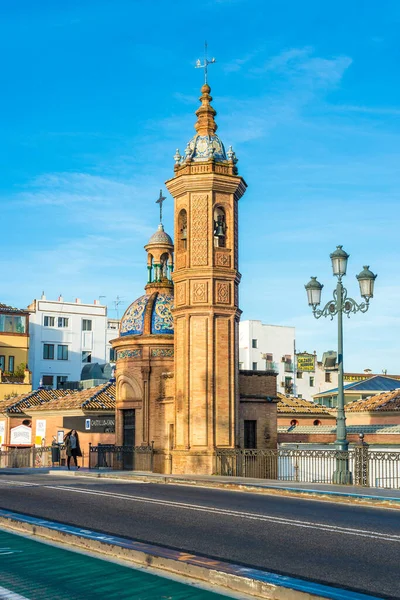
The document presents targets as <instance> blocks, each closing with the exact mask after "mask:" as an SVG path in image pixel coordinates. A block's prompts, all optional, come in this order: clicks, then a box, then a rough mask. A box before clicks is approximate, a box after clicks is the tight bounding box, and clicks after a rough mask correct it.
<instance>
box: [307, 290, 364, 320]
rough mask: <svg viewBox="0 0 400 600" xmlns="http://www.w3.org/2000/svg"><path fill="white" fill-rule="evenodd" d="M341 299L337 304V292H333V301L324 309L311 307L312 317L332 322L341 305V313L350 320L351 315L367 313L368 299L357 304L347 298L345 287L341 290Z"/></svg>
mask: <svg viewBox="0 0 400 600" xmlns="http://www.w3.org/2000/svg"><path fill="white" fill-rule="evenodd" d="M342 290H343V291H342V299H341V302H338V297H337V290H334V292H333V300H329V301H328V302H327V303H326V304H325V306H324V308H317V306H316V305H314V306H313V307H312V311H313V315H314V317H315V318H316V319H320V318H321V317H330V319H331V320H332V319H333V317H334V316H335V315H337V314H338V312H339V310H340V309H339V306H340V305H341V312H342V313H343V314H345V315H347V317H348V318H350V314H351V313H354V314H355V313H357V312H363V313H365V312H367V310H368V309H369V298H366V299H365V301H364V302H361V303H360V304H358V303H357V302H356V301H355V300H353V298H348V297H347V290H346V288H345V287H343V288H342Z"/></svg>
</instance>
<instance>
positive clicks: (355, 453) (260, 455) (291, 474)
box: [215, 444, 400, 488]
mask: <svg viewBox="0 0 400 600" xmlns="http://www.w3.org/2000/svg"><path fill="white" fill-rule="evenodd" d="M343 462H345V463H346V465H347V467H348V469H349V470H350V472H351V473H352V478H353V484H354V485H360V486H364V487H380V488H399V487H400V452H385V451H378V450H369V447H368V445H367V444H363V445H358V446H355V447H354V448H352V449H351V450H349V451H348V452H342V451H339V450H335V449H332V450H331V449H329V450H309V449H307V450H299V449H289V448H280V449H278V450H243V449H236V448H235V449H225V448H224V449H223V448H218V449H217V450H216V455H215V474H216V475H224V476H228V477H229V476H231V477H253V478H255V479H275V480H278V481H293V482H299V483H300V482H302V483H332V479H333V473H334V471H335V470H336V469H337V468H338V465H339V464H340V463H343Z"/></svg>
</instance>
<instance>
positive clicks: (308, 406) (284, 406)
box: [277, 392, 331, 415]
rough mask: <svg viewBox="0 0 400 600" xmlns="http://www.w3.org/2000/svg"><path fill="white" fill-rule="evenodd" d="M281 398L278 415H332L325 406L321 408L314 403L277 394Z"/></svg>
mask: <svg viewBox="0 0 400 600" xmlns="http://www.w3.org/2000/svg"><path fill="white" fill-rule="evenodd" d="M277 396H278V398H279V402H278V406H277V410H278V413H285V414H288V413H297V414H300V413H304V414H319V415H320V414H324V415H330V414H331V413H330V412H329V410H328V409H327V408H326V407H325V406H320V405H319V404H315V403H314V402H309V401H308V400H303V399H302V398H294V397H292V396H289V397H287V396H285V395H284V394H280V393H279V392H278V394H277Z"/></svg>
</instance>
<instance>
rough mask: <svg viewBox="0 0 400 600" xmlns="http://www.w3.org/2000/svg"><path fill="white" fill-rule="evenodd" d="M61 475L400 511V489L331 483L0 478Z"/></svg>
mask: <svg viewBox="0 0 400 600" xmlns="http://www.w3.org/2000/svg"><path fill="white" fill-rule="evenodd" d="M1 474H7V475H25V474H26V475H28V474H29V475H35V474H37V475H40V474H41V475H43V474H46V475H60V476H67V477H75V476H77V477H85V478H86V477H92V478H104V479H118V480H120V481H121V480H124V481H131V482H134V481H140V482H144V483H158V484H170V485H171V484H172V485H191V486H200V487H206V488H216V489H226V490H233V491H240V492H251V493H264V494H274V495H285V496H294V497H304V498H314V499H320V500H329V501H332V502H351V503H356V504H369V505H371V504H373V505H379V506H389V507H392V508H400V489H383V488H371V487H369V488H363V487H359V486H347V485H334V484H328V483H301V482H293V481H276V480H267V479H251V478H247V477H222V476H217V475H162V474H160V473H150V472H139V471H134V472H133V471H106V470H101V469H100V470H95V469H92V470H89V469H87V468H81V469H80V470H79V471H75V470H71V471H68V470H67V469H64V468H62V467H61V468H59V467H55V468H48V469H41V468H37V469H24V468H20V469H0V475H1Z"/></svg>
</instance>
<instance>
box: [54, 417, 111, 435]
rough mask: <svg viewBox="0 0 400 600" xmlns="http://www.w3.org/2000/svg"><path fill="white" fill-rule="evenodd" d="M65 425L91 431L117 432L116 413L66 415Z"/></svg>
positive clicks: (77, 429)
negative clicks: (96, 415)
mask: <svg viewBox="0 0 400 600" xmlns="http://www.w3.org/2000/svg"><path fill="white" fill-rule="evenodd" d="M63 427H65V428H66V429H76V431H82V432H85V431H86V432H89V431H90V432H91V433H115V415H101V416H100V417H83V416H82V417H64V419H63Z"/></svg>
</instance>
